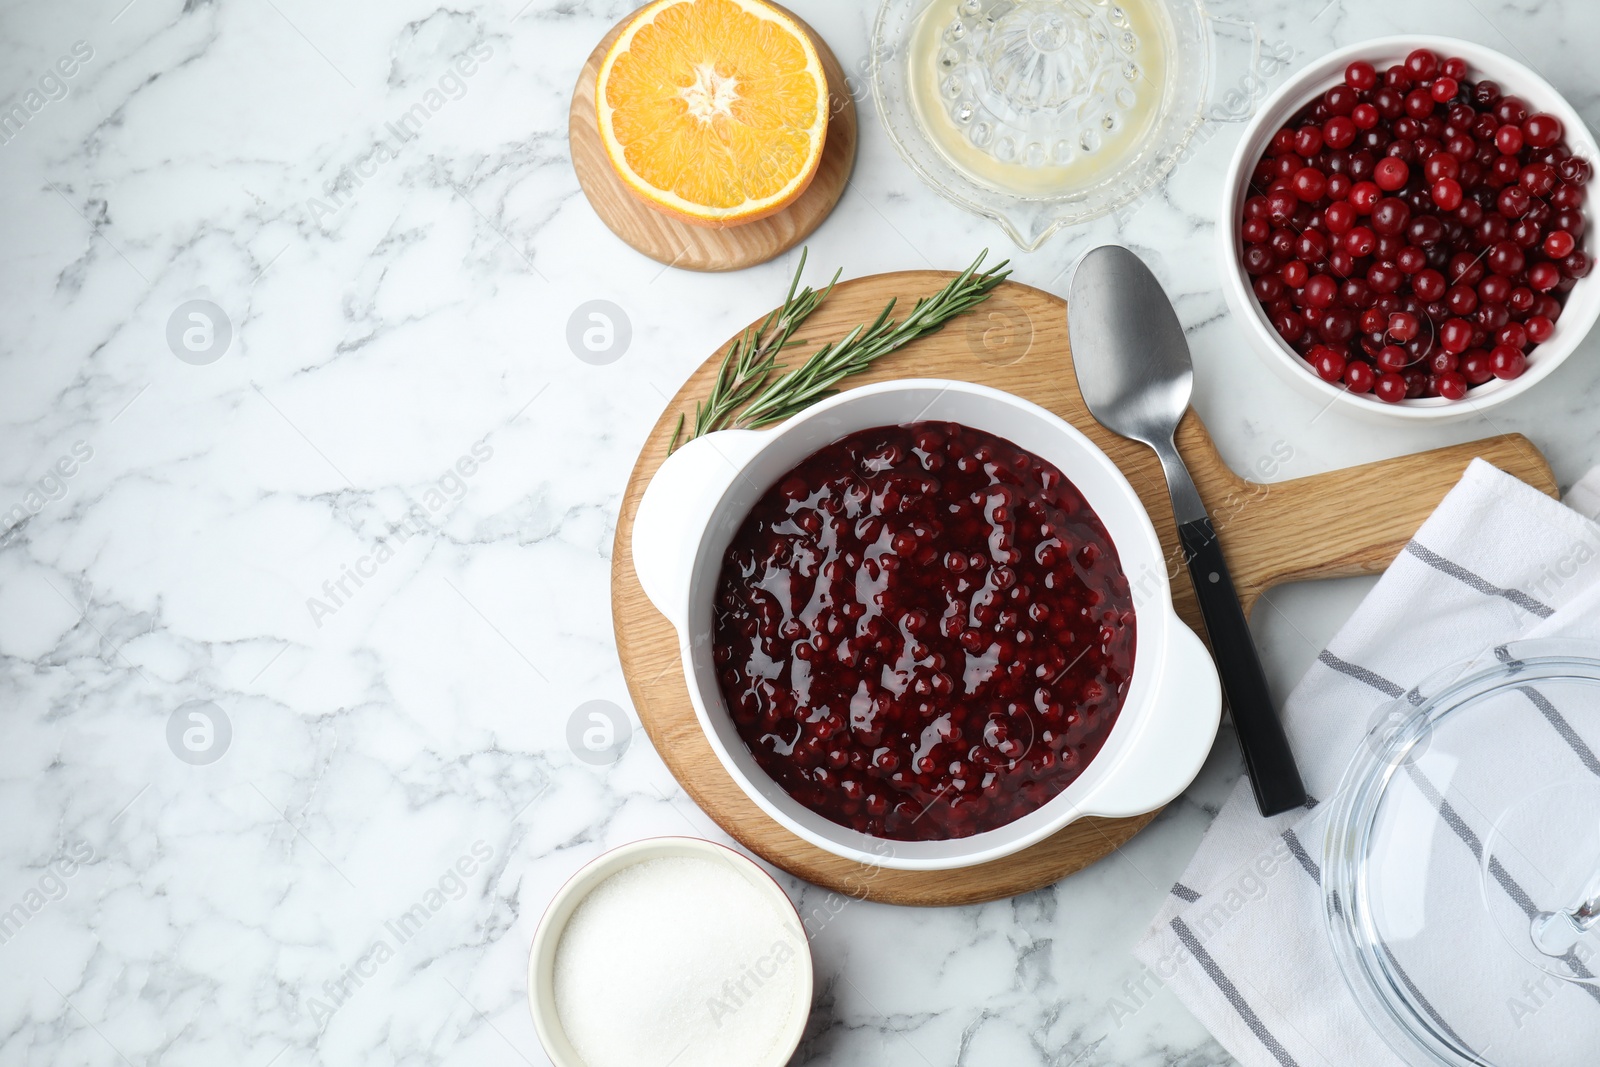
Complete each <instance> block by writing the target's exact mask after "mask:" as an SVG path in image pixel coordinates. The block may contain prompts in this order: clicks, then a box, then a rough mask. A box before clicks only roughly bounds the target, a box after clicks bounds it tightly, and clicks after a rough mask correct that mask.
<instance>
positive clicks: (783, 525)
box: [633, 379, 1221, 870]
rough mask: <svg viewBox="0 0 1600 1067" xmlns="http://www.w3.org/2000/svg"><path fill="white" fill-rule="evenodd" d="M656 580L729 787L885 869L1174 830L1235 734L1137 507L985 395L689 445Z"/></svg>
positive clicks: (659, 536)
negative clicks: (1086, 835) (1178, 811)
mask: <svg viewBox="0 0 1600 1067" xmlns="http://www.w3.org/2000/svg"><path fill="white" fill-rule="evenodd" d="M633 561H634V567H635V570H636V571H637V573H638V576H639V583H640V585H641V586H642V587H643V589H644V591H645V594H646V595H647V596H648V597H649V598H650V600H651V602H652V603H654V604H655V605H656V607H657V608H659V609H660V610H661V612H662V613H663V614H664V615H666V617H667V618H668V619H669V620H670V621H671V622H672V624H673V625H674V626H675V627H676V628H677V631H678V635H679V639H680V653H681V656H682V661H683V670H684V677H685V680H686V682H687V685H688V690H689V698H690V701H691V702H692V703H693V705H694V709H695V713H696V715H697V717H698V719H699V721H700V724H701V727H702V728H703V729H704V731H705V735H706V738H707V740H708V741H709V743H710V746H711V748H712V750H713V751H714V752H715V753H716V755H717V757H718V758H719V759H720V761H721V763H722V765H723V767H724V768H725V769H726V770H727V772H728V775H729V777H730V778H732V779H733V781H734V782H735V783H737V785H738V786H739V788H740V789H742V790H743V791H744V793H745V794H746V795H747V796H748V797H749V798H750V799H751V800H752V801H753V802H754V803H755V804H756V805H757V806H758V807H760V808H761V809H762V810H763V811H765V812H766V813H767V814H768V815H769V816H771V817H772V818H773V819H774V820H775V821H776V822H778V823H779V824H780V825H782V826H783V827H785V828H787V829H788V830H789V831H790V832H791V833H793V834H795V835H796V836H797V837H799V838H801V839H802V840H805V841H809V842H810V843H812V844H814V845H816V846H817V847H819V848H822V849H825V850H827V851H829V852H832V853H834V854H835V855H839V856H843V857H845V858H847V859H852V860H855V861H857V862H860V863H868V864H874V865H877V866H884V867H894V868H899V869H904V870H946V869H954V868H959V867H967V866H971V865H974V864H979V863H984V862H987V861H989V860H993V859H997V858H999V857H1001V856H1005V855H1008V854H1010V853H1013V852H1017V851H1019V850H1021V849H1024V848H1026V847H1028V846H1029V845H1031V844H1033V843H1035V842H1037V841H1040V840H1042V839H1043V838H1045V837H1048V836H1049V835H1051V834H1053V833H1055V832H1056V831H1058V830H1060V829H1061V828H1062V827H1064V826H1066V825H1067V824H1068V823H1070V822H1072V821H1073V820H1075V819H1078V818H1080V817H1082V816H1085V815H1101V816H1112V817H1121V816H1129V815H1136V814H1139V813H1142V812H1146V811H1150V810H1152V809H1154V808H1157V807H1160V806H1161V805H1162V804H1165V803H1166V802H1167V801H1169V800H1171V799H1172V798H1173V797H1175V796H1177V795H1178V793H1180V792H1182V790H1183V789H1184V788H1185V787H1186V786H1187V785H1188V784H1189V782H1190V781H1191V780H1192V779H1193V778H1194V776H1195V774H1196V773H1198V771H1199V769H1200V766H1201V764H1202V763H1203V762H1204V760H1205V757H1206V753H1207V752H1209V751H1210V748H1211V744H1212V741H1213V739H1214V738H1215V735H1216V730H1217V722H1218V718H1219V716H1220V714H1221V695H1220V688H1219V686H1218V681H1217V674H1216V668H1215V667H1214V666H1213V664H1212V662H1211V658H1210V656H1209V655H1208V654H1207V652H1206V650H1205V646H1204V645H1202V644H1201V642H1200V639H1199V638H1198V637H1196V636H1195V634H1194V633H1193V631H1191V630H1190V629H1189V628H1188V626H1186V625H1185V624H1184V623H1183V622H1182V621H1181V620H1180V619H1179V618H1178V616H1177V615H1176V614H1175V613H1174V611H1173V608H1172V599H1171V589H1170V587H1169V585H1168V578H1167V573H1168V562H1169V561H1168V560H1167V559H1166V558H1165V554H1164V553H1163V551H1162V548H1161V543H1160V541H1159V539H1158V538H1157V536H1156V532H1155V528H1154V527H1153V526H1152V525H1151V522H1150V518H1149V516H1148V515H1147V514H1146V512H1145V510H1144V506H1143V504H1142V503H1141V502H1140V500H1139V496H1138V494H1137V493H1135V492H1134V490H1133V488H1132V487H1131V486H1130V485H1129V484H1128V481H1127V479H1126V478H1124V477H1123V475H1122V472H1121V471H1119V470H1118V469H1117V468H1116V466H1115V465H1114V464H1113V463H1112V462H1111V460H1110V459H1109V458H1107V457H1106V455H1105V454H1104V453H1103V452H1101V451H1100V450H1099V449H1098V448H1096V447H1095V445H1094V444H1093V443H1092V442H1091V441H1089V439H1088V438H1086V437H1084V436H1083V434H1081V433H1079V432H1078V431H1077V430H1076V429H1074V428H1073V427H1072V426H1071V425H1069V424H1068V423H1066V422H1064V421H1063V420H1062V419H1060V418H1058V417H1057V416H1056V415H1054V414H1052V413H1050V412H1049V411H1046V410H1045V409H1043V408H1041V407H1039V406H1037V405H1035V404H1031V403H1029V402H1027V401H1025V400H1022V399H1020V398H1018V397H1015V396H1011V395H1009V394H1007V393H1003V392H1000V391H998V390H995V389H990V388H987V387H985V386H981V385H973V384H970V383H967V382H954V381H937V380H929V379H912V380H904V381H894V382H884V383H879V384H876V385H865V386H861V387H859V388H855V389H851V390H848V391H846V392H844V393H841V394H840V395H838V396H835V397H832V398H830V399H828V400H825V401H823V402H822V403H820V404H817V405H816V406H814V407H812V408H810V409H809V410H807V411H805V412H803V413H801V414H800V415H797V416H795V417H794V418H792V419H790V420H789V421H787V422H785V423H783V424H782V425H781V426H778V427H776V428H774V429H771V430H762V431H748V430H724V431H719V432H717V433H713V434H709V435H707V436H705V437H701V438H697V439H695V440H693V441H690V442H689V443H687V444H686V445H684V446H683V447H681V448H679V449H678V450H677V451H676V452H674V453H673V454H672V455H671V456H670V457H668V458H667V460H666V462H665V463H664V464H663V465H662V466H661V468H660V470H659V471H657V472H656V474H655V476H654V478H652V480H651V482H650V485H649V487H648V488H647V490H646V492H645V495H644V498H643V499H642V500H641V501H640V505H639V511H638V514H637V516H636V518H635V521H634V527H633Z"/></svg>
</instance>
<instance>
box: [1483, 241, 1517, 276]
mask: <svg viewBox="0 0 1600 1067" xmlns="http://www.w3.org/2000/svg"><path fill="white" fill-rule="evenodd" d="M1527 261H1528V257H1527V256H1525V255H1524V254H1523V252H1522V249H1520V248H1518V247H1517V246H1516V244H1515V243H1513V242H1511V241H1496V242H1495V243H1494V244H1493V245H1492V246H1490V248H1489V254H1488V256H1486V257H1485V262H1487V263H1488V265H1489V269H1490V270H1492V271H1494V272H1495V273H1496V274H1503V275H1506V276H1507V277H1510V276H1512V275H1516V274H1521V273H1522V268H1523V266H1524V265H1525V264H1526V263H1527Z"/></svg>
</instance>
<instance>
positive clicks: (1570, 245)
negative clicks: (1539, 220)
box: [1544, 230, 1577, 259]
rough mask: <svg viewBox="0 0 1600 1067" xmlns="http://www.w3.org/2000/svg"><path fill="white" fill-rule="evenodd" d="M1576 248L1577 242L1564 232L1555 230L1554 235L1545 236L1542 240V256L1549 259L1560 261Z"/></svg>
mask: <svg viewBox="0 0 1600 1067" xmlns="http://www.w3.org/2000/svg"><path fill="white" fill-rule="evenodd" d="M1576 247H1577V242H1576V241H1574V240H1573V238H1572V234H1570V233H1568V232H1567V231H1566V230H1556V231H1555V232H1554V233H1551V234H1548V235H1546V237H1545V239H1544V254H1545V255H1547V256H1549V257H1550V258H1551V259H1561V258H1563V257H1564V256H1567V255H1569V254H1570V253H1571V252H1572V250H1573V249H1574V248H1576Z"/></svg>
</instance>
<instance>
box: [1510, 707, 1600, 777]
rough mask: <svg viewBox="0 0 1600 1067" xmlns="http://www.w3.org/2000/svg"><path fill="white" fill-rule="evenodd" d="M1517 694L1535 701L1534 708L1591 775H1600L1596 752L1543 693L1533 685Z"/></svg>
mask: <svg viewBox="0 0 1600 1067" xmlns="http://www.w3.org/2000/svg"><path fill="white" fill-rule="evenodd" d="M1517 692H1519V693H1521V694H1522V695H1523V696H1525V697H1527V698H1528V699H1529V700H1531V701H1533V706H1534V707H1536V708H1538V709H1539V713H1540V714H1541V715H1543V716H1544V717H1545V721H1546V722H1548V723H1549V724H1550V725H1551V726H1553V727H1554V728H1555V731H1556V733H1558V734H1560V735H1561V739H1562V740H1563V741H1565V742H1566V743H1567V745H1568V746H1569V747H1570V748H1571V749H1572V751H1573V752H1576V753H1577V754H1578V759H1580V760H1582V761H1583V765H1584V766H1585V767H1587V768H1589V773H1590V774H1593V775H1600V759H1596V758H1595V755H1594V750H1593V749H1591V748H1590V747H1589V746H1588V745H1586V744H1584V741H1583V738H1581V737H1579V736H1578V731H1576V730H1574V729H1573V728H1572V724H1571V723H1570V722H1568V721H1567V720H1566V717H1565V716H1563V715H1562V714H1561V713H1560V712H1559V711H1557V710H1556V706H1555V705H1554V704H1552V703H1550V701H1549V699H1548V698H1546V697H1545V695H1544V694H1543V693H1541V692H1539V691H1538V690H1537V689H1535V688H1534V687H1533V686H1531V685H1523V686H1518V687H1517Z"/></svg>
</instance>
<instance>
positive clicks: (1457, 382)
mask: <svg viewBox="0 0 1600 1067" xmlns="http://www.w3.org/2000/svg"><path fill="white" fill-rule="evenodd" d="M1433 388H1434V392H1436V393H1437V394H1438V395H1439V396H1442V397H1444V398H1445V399H1446V400H1461V399H1463V398H1464V397H1465V396H1466V395H1467V390H1468V388H1469V386H1468V384H1467V378H1466V375H1464V374H1462V373H1460V372H1459V371H1445V372H1444V373H1442V374H1438V375H1436V376H1435V377H1434V379H1433Z"/></svg>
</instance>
